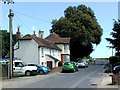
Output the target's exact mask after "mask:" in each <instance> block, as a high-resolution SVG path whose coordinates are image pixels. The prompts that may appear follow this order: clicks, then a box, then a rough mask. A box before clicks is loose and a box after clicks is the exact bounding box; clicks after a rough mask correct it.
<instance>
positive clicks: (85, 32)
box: [50, 5, 103, 58]
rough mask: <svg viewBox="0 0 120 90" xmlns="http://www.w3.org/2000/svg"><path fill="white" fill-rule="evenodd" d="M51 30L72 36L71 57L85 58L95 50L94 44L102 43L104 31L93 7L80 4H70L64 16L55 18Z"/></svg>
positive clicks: (65, 35)
mask: <svg viewBox="0 0 120 90" xmlns="http://www.w3.org/2000/svg"><path fill="white" fill-rule="evenodd" d="M50 32H51V33H52V32H55V33H57V34H59V35H60V36H61V37H71V40H70V52H71V57H73V58H83V57H85V56H89V55H90V53H91V52H92V51H93V44H96V45H98V44H99V43H100V41H101V36H102V32H103V31H102V28H101V27H100V25H99V23H98V22H97V19H96V17H95V14H94V12H93V11H92V9H91V8H90V7H86V6H85V5H78V6H69V7H68V8H67V9H66V10H65V11H64V16H63V17H61V18H60V19H58V20H57V19H55V20H53V21H52V29H51V30H50Z"/></svg>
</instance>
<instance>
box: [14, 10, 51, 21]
mask: <svg viewBox="0 0 120 90" xmlns="http://www.w3.org/2000/svg"><path fill="white" fill-rule="evenodd" d="M14 12H16V13H18V14H21V15H23V16H26V17H31V18H32V19H35V20H40V21H43V22H46V23H51V22H49V21H47V20H43V19H40V18H38V17H33V16H30V15H26V14H23V13H20V12H17V11H14Z"/></svg>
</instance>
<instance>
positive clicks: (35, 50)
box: [14, 31, 70, 68]
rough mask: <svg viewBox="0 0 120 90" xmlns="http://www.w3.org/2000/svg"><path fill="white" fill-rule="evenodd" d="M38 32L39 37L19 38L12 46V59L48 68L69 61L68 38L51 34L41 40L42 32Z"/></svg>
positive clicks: (28, 35)
mask: <svg viewBox="0 0 120 90" xmlns="http://www.w3.org/2000/svg"><path fill="white" fill-rule="evenodd" d="M40 32H41V33H40V37H36V35H30V34H27V35H25V36H23V37H22V38H19V39H18V42H17V43H16V44H15V46H14V57H17V58H19V59H21V60H22V61H24V62H25V63H36V64H39V65H44V66H48V67H49V68H54V67H58V63H59V62H60V61H61V62H63V63H64V62H66V61H70V50H69V40H70V38H61V37H59V35H57V34H55V33H51V34H50V35H49V36H48V37H46V38H45V39H43V32H42V31H40ZM51 38H52V39H54V40H52V39H51ZM55 41H56V42H55ZM58 41H59V42H58Z"/></svg>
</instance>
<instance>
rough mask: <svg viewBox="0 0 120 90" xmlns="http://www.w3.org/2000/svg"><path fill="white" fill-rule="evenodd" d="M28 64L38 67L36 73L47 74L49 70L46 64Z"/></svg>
mask: <svg viewBox="0 0 120 90" xmlns="http://www.w3.org/2000/svg"><path fill="white" fill-rule="evenodd" d="M28 66H36V67H37V69H38V74H41V75H43V74H48V73H49V72H50V69H49V68H48V67H46V66H40V65H38V64H28Z"/></svg>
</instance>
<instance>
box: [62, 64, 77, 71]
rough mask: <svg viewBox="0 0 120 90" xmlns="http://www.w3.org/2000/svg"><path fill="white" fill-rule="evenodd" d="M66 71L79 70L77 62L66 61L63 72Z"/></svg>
mask: <svg viewBox="0 0 120 90" xmlns="http://www.w3.org/2000/svg"><path fill="white" fill-rule="evenodd" d="M65 71H73V72H75V71H77V69H76V66H75V64H73V63H71V62H65V63H64V65H63V68H62V72H65Z"/></svg>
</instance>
